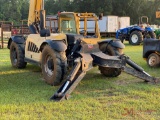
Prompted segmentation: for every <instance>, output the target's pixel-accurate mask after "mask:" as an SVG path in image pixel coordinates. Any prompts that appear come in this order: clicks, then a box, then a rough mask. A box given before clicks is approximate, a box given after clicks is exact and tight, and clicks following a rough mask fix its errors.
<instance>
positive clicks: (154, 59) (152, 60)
mask: <svg viewBox="0 0 160 120" xmlns="http://www.w3.org/2000/svg"><path fill="white" fill-rule="evenodd" d="M147 64H148V66H150V67H159V66H160V56H159V55H157V54H156V53H152V54H150V55H149V56H148V58H147Z"/></svg>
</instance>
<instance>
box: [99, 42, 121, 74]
mask: <svg viewBox="0 0 160 120" xmlns="http://www.w3.org/2000/svg"><path fill="white" fill-rule="evenodd" d="M103 49H104V48H103ZM105 49H106V50H105V51H103V52H104V53H105V54H108V55H110V56H115V55H121V54H122V51H121V50H120V49H117V48H116V49H115V50H114V49H113V47H112V46H111V45H107V48H105ZM99 70H100V72H101V74H103V75H104V76H106V77H117V76H119V75H120V74H121V69H120V68H109V67H102V66H99Z"/></svg>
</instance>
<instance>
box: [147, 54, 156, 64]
mask: <svg viewBox="0 0 160 120" xmlns="http://www.w3.org/2000/svg"><path fill="white" fill-rule="evenodd" d="M148 63H149V65H150V66H154V65H155V63H156V57H155V56H151V57H150V58H149V61H148Z"/></svg>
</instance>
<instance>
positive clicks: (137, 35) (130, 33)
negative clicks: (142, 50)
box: [116, 16, 156, 45]
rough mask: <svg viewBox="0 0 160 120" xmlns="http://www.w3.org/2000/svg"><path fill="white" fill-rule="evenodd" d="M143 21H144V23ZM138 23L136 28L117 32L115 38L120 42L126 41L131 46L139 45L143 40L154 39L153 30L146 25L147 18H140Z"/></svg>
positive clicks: (132, 27)
mask: <svg viewBox="0 0 160 120" xmlns="http://www.w3.org/2000/svg"><path fill="white" fill-rule="evenodd" d="M144 19H146V22H145V23H144ZM139 21H140V22H139V25H138V26H137V25H135V26H130V27H126V28H122V29H119V30H117V32H116V38H117V39H120V40H121V41H122V42H123V41H124V40H127V41H129V43H130V44H131V45H139V44H141V43H142V41H143V39H144V38H153V39H154V38H156V35H155V33H154V30H153V29H152V28H151V27H150V26H149V25H148V17H146V16H142V17H141V18H140V20H139Z"/></svg>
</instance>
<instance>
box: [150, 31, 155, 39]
mask: <svg viewBox="0 0 160 120" xmlns="http://www.w3.org/2000/svg"><path fill="white" fill-rule="evenodd" d="M148 34H149V36H150V38H153V39H155V38H156V34H155V33H154V32H153V31H151V32H149V33H148Z"/></svg>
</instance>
